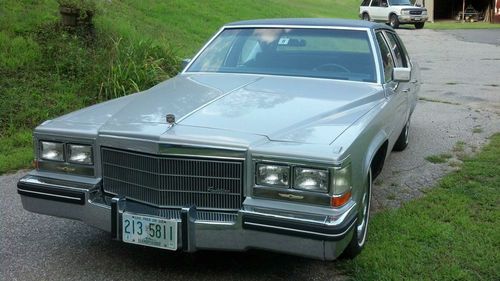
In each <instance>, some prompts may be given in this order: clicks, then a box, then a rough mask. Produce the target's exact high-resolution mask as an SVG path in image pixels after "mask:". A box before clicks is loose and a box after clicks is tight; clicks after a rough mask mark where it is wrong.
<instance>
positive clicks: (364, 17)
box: [363, 13, 370, 21]
mask: <svg viewBox="0 0 500 281" xmlns="http://www.w3.org/2000/svg"><path fill="white" fill-rule="evenodd" d="M363 20H365V21H370V15H368V13H363Z"/></svg>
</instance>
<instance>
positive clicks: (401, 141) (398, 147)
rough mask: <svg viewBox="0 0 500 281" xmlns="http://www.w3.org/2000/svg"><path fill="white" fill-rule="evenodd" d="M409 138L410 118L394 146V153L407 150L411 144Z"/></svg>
mask: <svg viewBox="0 0 500 281" xmlns="http://www.w3.org/2000/svg"><path fill="white" fill-rule="evenodd" d="M409 136H410V119H409V118H408V121H406V124H405V126H404V127H403V130H402V131H401V134H399V137H398V140H397V141H396V143H395V144H394V147H393V148H392V150H394V151H403V150H405V148H406V147H407V146H408V143H409Z"/></svg>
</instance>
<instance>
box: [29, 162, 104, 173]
mask: <svg viewBox="0 0 500 281" xmlns="http://www.w3.org/2000/svg"><path fill="white" fill-rule="evenodd" d="M38 170H39V171H52V172H57V173H63V174H68V175H80V176H87V177H94V176H95V168H94V166H90V165H81V164H75V163H68V162H60V161H57V162H56V161H48V160H38Z"/></svg>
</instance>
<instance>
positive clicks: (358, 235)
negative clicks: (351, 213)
mask: <svg viewBox="0 0 500 281" xmlns="http://www.w3.org/2000/svg"><path fill="white" fill-rule="evenodd" d="M366 181H367V182H366V184H365V188H364V191H363V197H362V198H361V201H360V208H359V213H358V220H357V221H356V226H355V228H354V233H353V235H352V239H351V241H350V242H349V244H348V245H347V247H346V249H345V250H344V253H343V256H344V257H346V258H349V259H352V258H354V257H356V256H357V255H358V254H359V253H361V250H363V247H364V246H365V243H366V236H367V233H368V221H369V220H370V201H371V198H372V171H371V169H370V171H369V172H368V176H367V179H366Z"/></svg>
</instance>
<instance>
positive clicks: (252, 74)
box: [180, 71, 380, 86]
mask: <svg viewBox="0 0 500 281" xmlns="http://www.w3.org/2000/svg"><path fill="white" fill-rule="evenodd" d="M180 74H185V75H190V74H192V75H195V74H210V75H212V74H213V75H245V76H259V77H261V76H262V77H283V78H297V77H298V78H304V79H311V80H322V81H325V80H326V81H332V80H334V81H335V82H345V83H358V84H364V85H373V86H380V84H379V83H378V82H363V81H355V80H341V79H333V78H321V77H309V76H292V75H281V74H264V73H240V72H208V71H190V72H187V71H186V72H185V73H180Z"/></svg>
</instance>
